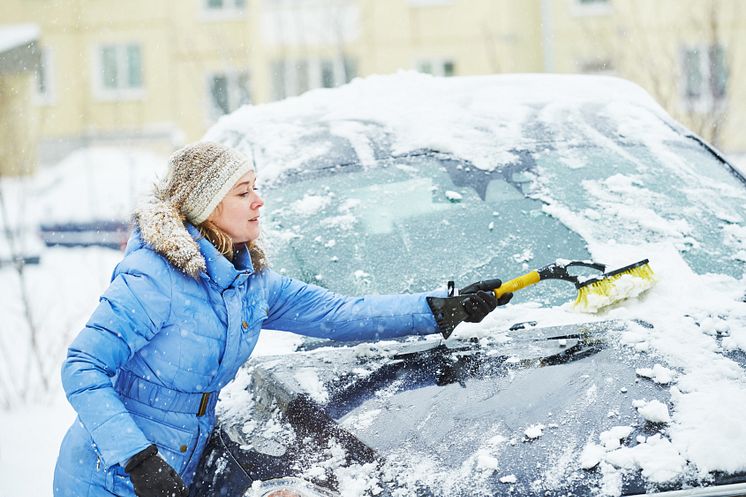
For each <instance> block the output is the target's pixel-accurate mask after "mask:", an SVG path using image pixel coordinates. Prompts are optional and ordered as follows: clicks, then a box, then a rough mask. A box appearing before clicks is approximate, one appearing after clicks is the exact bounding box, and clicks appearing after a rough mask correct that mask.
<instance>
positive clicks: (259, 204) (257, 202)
mask: <svg viewBox="0 0 746 497" xmlns="http://www.w3.org/2000/svg"><path fill="white" fill-rule="evenodd" d="M263 205H264V200H262V197H260V196H259V194H258V193H257V194H256V198H255V199H254V201H253V202H252V203H251V207H252V208H253V209H258V208H260V207H262V206H263Z"/></svg>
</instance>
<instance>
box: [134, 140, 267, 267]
mask: <svg viewBox="0 0 746 497" xmlns="http://www.w3.org/2000/svg"><path fill="white" fill-rule="evenodd" d="M253 169H254V161H253V160H252V159H251V158H249V157H247V156H246V155H244V154H242V153H241V152H238V151H237V150H234V149H232V148H229V147H226V146H225V145H222V144H220V143H214V142H197V143H194V144H191V145H187V146H186V147H184V148H182V149H180V150H177V151H176V152H174V154H173V155H171V157H170V159H169V164H168V174H167V176H166V178H165V179H164V180H163V182H161V183H160V184H159V185H156V187H155V190H154V191H153V195H152V196H151V197H150V198H149V199H148V200H147V202H146V203H145V204H144V205H143V206H142V207H140V208H139V209H137V210H136V211H135V216H134V217H135V219H134V220H135V224H136V225H137V226H138V227H139V229H140V233H141V236H142V239H143V241H144V242H145V243H147V244H149V245H150V246H152V247H153V248H154V249H155V251H156V252H158V253H160V254H162V255H163V256H165V257H166V259H168V261H169V262H171V263H172V264H173V265H174V266H176V267H177V268H179V269H181V270H182V271H184V272H186V273H188V274H191V275H192V276H196V275H198V274H199V272H200V271H204V270H205V260H204V257H203V256H202V254H201V253H200V251H199V247H198V246H197V243H196V242H195V241H194V240H193V239H192V237H191V235H190V234H189V232H188V231H187V230H186V228H185V227H184V222H183V221H184V220H188V221H189V222H191V223H192V224H194V225H198V224H200V223H202V222H203V221H205V220H206V219H207V218H208V217H209V216H210V214H211V213H212V211H213V210H214V209H215V207H217V205H218V204H219V203H220V201H221V200H222V199H223V197H225V195H226V194H227V193H228V191H229V190H230V189H231V188H232V187H233V185H234V184H235V183H236V181H238V179H239V178H241V176H243V175H244V174H246V173H247V172H248V171H251V170H253Z"/></svg>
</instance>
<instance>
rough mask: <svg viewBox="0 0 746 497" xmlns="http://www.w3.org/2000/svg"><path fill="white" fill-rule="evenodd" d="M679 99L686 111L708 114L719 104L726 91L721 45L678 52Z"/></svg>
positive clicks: (691, 48) (726, 75) (725, 72)
mask: <svg viewBox="0 0 746 497" xmlns="http://www.w3.org/2000/svg"><path fill="white" fill-rule="evenodd" d="M681 78H682V85H681V86H682V92H681V94H682V99H683V101H684V105H685V106H686V107H687V108H688V109H689V110H695V111H699V112H709V111H711V110H713V109H714V108H715V107H717V106H719V105H721V104H722V103H723V101H724V100H725V98H726V96H727V95H726V94H727V88H728V67H727V62H726V58H725V48H724V47H723V46H722V45H719V44H716V45H710V46H709V47H708V46H689V47H684V48H682V50H681Z"/></svg>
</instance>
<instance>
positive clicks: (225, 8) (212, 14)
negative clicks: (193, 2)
mask: <svg viewBox="0 0 746 497" xmlns="http://www.w3.org/2000/svg"><path fill="white" fill-rule="evenodd" d="M203 2H204V3H203V4H202V11H203V13H204V14H205V18H206V19H225V18H226V17H228V18H230V17H236V16H241V15H242V14H244V13H245V12H246V0H203Z"/></svg>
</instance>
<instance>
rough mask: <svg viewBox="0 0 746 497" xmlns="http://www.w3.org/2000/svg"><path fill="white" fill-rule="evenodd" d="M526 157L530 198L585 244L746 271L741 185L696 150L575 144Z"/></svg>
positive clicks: (674, 145) (700, 267)
mask: <svg viewBox="0 0 746 497" xmlns="http://www.w3.org/2000/svg"><path fill="white" fill-rule="evenodd" d="M533 156H534V159H535V162H536V169H535V170H536V176H535V178H534V181H533V183H532V186H531V188H532V189H531V192H530V195H531V196H533V197H535V198H540V199H542V200H544V201H545V202H547V204H548V206H547V207H546V209H547V211H548V212H551V213H552V214H553V215H555V216H557V217H558V218H560V219H562V221H563V222H565V223H566V224H568V225H569V226H572V227H573V229H574V230H576V231H578V232H581V233H582V235H583V237H584V238H585V239H586V240H589V241H596V242H601V243H609V242H612V243H614V242H616V243H624V244H633V245H634V244H644V243H661V242H663V243H671V244H673V245H674V246H675V247H676V248H677V250H678V251H679V253H680V254H681V255H682V257H683V258H684V259H685V260H686V261H687V263H688V264H689V265H690V266H691V268H692V269H693V270H694V271H696V272H697V273H700V274H702V273H709V272H716V273H724V274H733V275H740V274H743V272H744V271H745V270H746V264H745V263H746V251H744V248H746V247H744V242H743V235H744V234H746V233H744V229H745V228H744V223H746V203H745V202H744V201H743V199H744V198H746V185H745V184H744V182H743V181H742V180H741V179H740V178H738V177H737V176H736V175H735V174H734V173H733V172H732V171H730V170H729V169H728V168H727V167H726V166H725V165H724V164H723V163H722V162H721V161H719V160H718V159H717V158H716V157H715V156H714V155H713V154H711V153H710V152H709V151H707V150H706V149H705V148H704V147H702V146H699V145H698V144H687V143H682V142H678V141H677V142H671V143H659V144H655V145H651V146H643V145H625V146H618V147H615V148H608V147H605V148H601V147H594V146H576V147H572V148H568V149H564V150H562V151H559V150H557V149H546V150H543V151H540V152H537V153H535V154H533Z"/></svg>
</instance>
